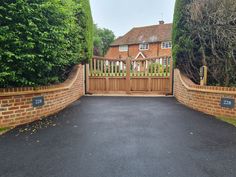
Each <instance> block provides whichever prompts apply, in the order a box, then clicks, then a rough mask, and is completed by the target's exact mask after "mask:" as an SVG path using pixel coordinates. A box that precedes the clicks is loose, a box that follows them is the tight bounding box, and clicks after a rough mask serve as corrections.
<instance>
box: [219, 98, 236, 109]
mask: <svg viewBox="0 0 236 177" xmlns="http://www.w3.org/2000/svg"><path fill="white" fill-rule="evenodd" d="M221 107H224V108H231V109H233V108H234V107H235V100H234V99H232V98H221Z"/></svg>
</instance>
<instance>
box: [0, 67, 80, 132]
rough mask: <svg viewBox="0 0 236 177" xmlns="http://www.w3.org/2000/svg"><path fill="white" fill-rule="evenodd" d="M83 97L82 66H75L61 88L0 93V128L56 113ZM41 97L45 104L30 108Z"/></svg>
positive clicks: (23, 89)
mask: <svg viewBox="0 0 236 177" xmlns="http://www.w3.org/2000/svg"><path fill="white" fill-rule="evenodd" d="M82 95H84V66H83V65H77V66H75V67H74V69H73V70H72V72H71V74H70V76H69V78H68V79H67V80H66V81H65V82H64V83H61V84H58V85H52V86H45V87H37V88H32V87H23V88H13V89H0V128H2V127H14V126H17V125H21V124H25V123H29V122H32V121H35V120H38V119H41V118H43V117H46V116H49V115H52V114H55V113H57V112H58V111H60V110H62V109H64V108H65V107H66V106H68V105H69V104H71V103H72V102H74V101H76V100H77V99H79V98H80V97H81V96H82ZM37 96H43V97H44V101H45V104H44V105H43V106H41V107H37V108H34V107H33V106H32V98H33V97H37Z"/></svg>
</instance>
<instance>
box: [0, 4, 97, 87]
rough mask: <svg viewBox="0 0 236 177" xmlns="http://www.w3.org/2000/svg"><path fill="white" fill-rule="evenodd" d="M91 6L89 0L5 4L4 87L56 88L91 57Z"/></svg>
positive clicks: (0, 19) (0, 37) (0, 49)
mask: <svg viewBox="0 0 236 177" xmlns="http://www.w3.org/2000/svg"><path fill="white" fill-rule="evenodd" d="M89 7H90V6H89V1H87V0H81V1H76V0H64V1H63V0H2V1H1V6H0V24H1V28H0V66H1V67H0V87H18V86H38V85H49V84H54V83H58V82H61V81H63V80H64V79H65V78H66V77H67V74H68V72H69V71H70V68H71V67H72V66H73V65H74V64H77V63H80V62H82V61H86V60H88V59H89V58H91V51H92V35H91V34H92V28H93V26H92V25H88V24H90V23H92V17H91V11H90V8H89ZM85 22H86V23H85Z"/></svg>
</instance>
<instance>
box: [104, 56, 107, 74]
mask: <svg viewBox="0 0 236 177" xmlns="http://www.w3.org/2000/svg"><path fill="white" fill-rule="evenodd" d="M104 75H105V77H106V76H107V60H104Z"/></svg>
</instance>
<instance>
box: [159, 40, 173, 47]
mask: <svg viewBox="0 0 236 177" xmlns="http://www.w3.org/2000/svg"><path fill="white" fill-rule="evenodd" d="M161 48H162V49H171V48H172V42H171V41H165V42H162V43H161Z"/></svg>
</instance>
